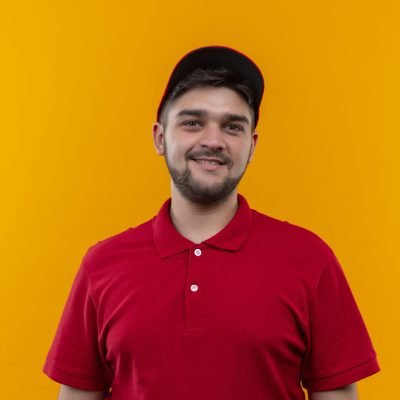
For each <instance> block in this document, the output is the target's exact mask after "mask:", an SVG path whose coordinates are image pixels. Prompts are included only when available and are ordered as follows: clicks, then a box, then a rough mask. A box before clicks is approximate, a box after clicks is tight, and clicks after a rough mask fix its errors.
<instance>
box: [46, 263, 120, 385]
mask: <svg viewBox="0 0 400 400" xmlns="http://www.w3.org/2000/svg"><path fill="white" fill-rule="evenodd" d="M43 372H44V373H45V374H46V375H48V376H49V377H50V378H51V379H53V380H54V381H56V382H59V383H62V384H64V385H68V386H72V387H76V388H78V389H83V390H108V389H109V388H110V386H111V380H112V378H111V375H112V374H111V370H110V368H109V366H108V365H107V363H106V361H105V358H104V355H103V354H102V352H101V349H100V346H99V343H98V328H97V311H96V307H95V304H94V302H93V299H92V296H91V293H90V286H89V279H88V276H87V272H86V271H85V267H84V263H83V262H82V263H81V266H80V268H79V269H78V272H77V274H76V276H75V279H74V282H73V284H72V288H71V291H70V293H69V296H68V299H67V302H66V304H65V306H64V310H63V313H62V316H61V319H60V322H59V325H58V328H57V331H56V334H55V337H54V339H53V343H52V345H51V347H50V350H49V352H48V354H47V357H46V361H45V364H44V367H43Z"/></svg>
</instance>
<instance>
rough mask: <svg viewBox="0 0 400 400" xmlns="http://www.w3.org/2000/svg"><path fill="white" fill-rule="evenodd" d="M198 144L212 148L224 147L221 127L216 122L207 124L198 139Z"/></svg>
mask: <svg viewBox="0 0 400 400" xmlns="http://www.w3.org/2000/svg"><path fill="white" fill-rule="evenodd" d="M200 145H201V146H204V147H210V148H213V149H216V148H218V149H224V148H225V146H226V143H225V139H224V134H223V132H222V131H221V127H220V126H219V125H218V124H208V125H207V126H206V127H204V129H203V131H202V135H201V139H200Z"/></svg>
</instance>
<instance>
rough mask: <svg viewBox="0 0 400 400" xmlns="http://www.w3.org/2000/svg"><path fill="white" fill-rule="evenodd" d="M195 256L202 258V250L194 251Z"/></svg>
mask: <svg viewBox="0 0 400 400" xmlns="http://www.w3.org/2000/svg"><path fill="white" fill-rule="evenodd" d="M194 255H195V256H197V257H198V256H201V250H200V249H196V250H195V251H194Z"/></svg>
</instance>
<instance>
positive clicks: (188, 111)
mask: <svg viewBox="0 0 400 400" xmlns="http://www.w3.org/2000/svg"><path fill="white" fill-rule="evenodd" d="M184 115H191V116H193V117H205V116H206V115H207V111H204V110H197V109H184V110H182V111H179V112H178V114H176V117H182V116H184Z"/></svg>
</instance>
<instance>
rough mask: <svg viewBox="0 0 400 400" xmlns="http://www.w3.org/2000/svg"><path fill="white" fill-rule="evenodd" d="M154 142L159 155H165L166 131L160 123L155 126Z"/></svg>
mask: <svg viewBox="0 0 400 400" xmlns="http://www.w3.org/2000/svg"><path fill="white" fill-rule="evenodd" d="M153 142H154V147H155V149H156V152H157V154H159V155H160V156H162V155H164V129H163V126H162V125H161V124H160V123H159V122H155V123H154V124H153Z"/></svg>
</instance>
